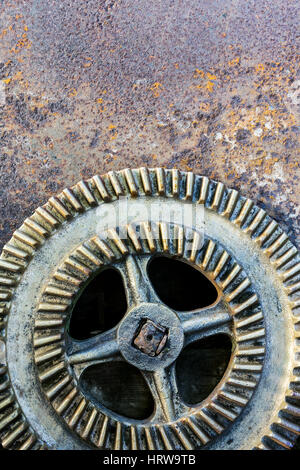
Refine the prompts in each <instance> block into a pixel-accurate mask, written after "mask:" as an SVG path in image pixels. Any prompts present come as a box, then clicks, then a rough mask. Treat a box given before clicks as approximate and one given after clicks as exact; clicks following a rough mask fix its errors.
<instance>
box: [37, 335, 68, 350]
mask: <svg viewBox="0 0 300 470" xmlns="http://www.w3.org/2000/svg"><path fill="white" fill-rule="evenodd" d="M61 339H62V334H61V333H57V334H55V335H47V336H37V337H34V340H33V342H34V346H35V347H38V346H44V345H45V344H52V343H55V342H57V341H60V340H61Z"/></svg>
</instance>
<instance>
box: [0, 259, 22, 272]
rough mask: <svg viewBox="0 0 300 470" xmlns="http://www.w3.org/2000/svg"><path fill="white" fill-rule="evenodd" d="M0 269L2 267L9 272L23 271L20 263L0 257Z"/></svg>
mask: <svg viewBox="0 0 300 470" xmlns="http://www.w3.org/2000/svg"><path fill="white" fill-rule="evenodd" d="M0 269H3V270H4V271H5V270H6V271H9V272H11V273H19V272H21V271H23V269H24V267H23V266H22V265H20V264H17V263H13V262H12V261H6V260H5V259H0Z"/></svg>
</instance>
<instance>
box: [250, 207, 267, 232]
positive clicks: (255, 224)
mask: <svg viewBox="0 0 300 470" xmlns="http://www.w3.org/2000/svg"><path fill="white" fill-rule="evenodd" d="M266 215H267V213H266V211H264V210H263V209H259V211H258V212H257V214H256V215H255V216H254V218H253V220H252V221H251V222H250V224H249V225H248V226H247V227H245V229H244V231H245V232H246V233H249V234H250V235H252V234H253V233H254V232H255V231H256V230H258V229H259V227H260V224H261V223H262V222H263V221H264V219H265V217H266Z"/></svg>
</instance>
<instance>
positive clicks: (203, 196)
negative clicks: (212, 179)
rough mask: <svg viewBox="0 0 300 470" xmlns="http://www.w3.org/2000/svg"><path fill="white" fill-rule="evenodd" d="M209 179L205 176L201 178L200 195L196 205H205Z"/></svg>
mask: <svg viewBox="0 0 300 470" xmlns="http://www.w3.org/2000/svg"><path fill="white" fill-rule="evenodd" d="M208 186H209V179H208V178H207V177H206V176H203V177H202V181H201V189H200V195H199V199H198V204H205V203H206V198H207V194H208Z"/></svg>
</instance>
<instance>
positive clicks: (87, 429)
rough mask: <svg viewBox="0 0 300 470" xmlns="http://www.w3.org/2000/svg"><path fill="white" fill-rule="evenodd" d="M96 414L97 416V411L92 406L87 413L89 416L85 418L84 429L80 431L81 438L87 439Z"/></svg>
mask: <svg viewBox="0 0 300 470" xmlns="http://www.w3.org/2000/svg"><path fill="white" fill-rule="evenodd" d="M97 416H98V412H97V410H96V408H93V409H92V410H91V412H90V414H89V417H88V419H87V422H86V425H85V426H84V429H83V432H82V433H81V437H82V438H83V439H88V437H89V435H90V433H91V431H92V429H93V427H94V424H95V422H96V420H97Z"/></svg>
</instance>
